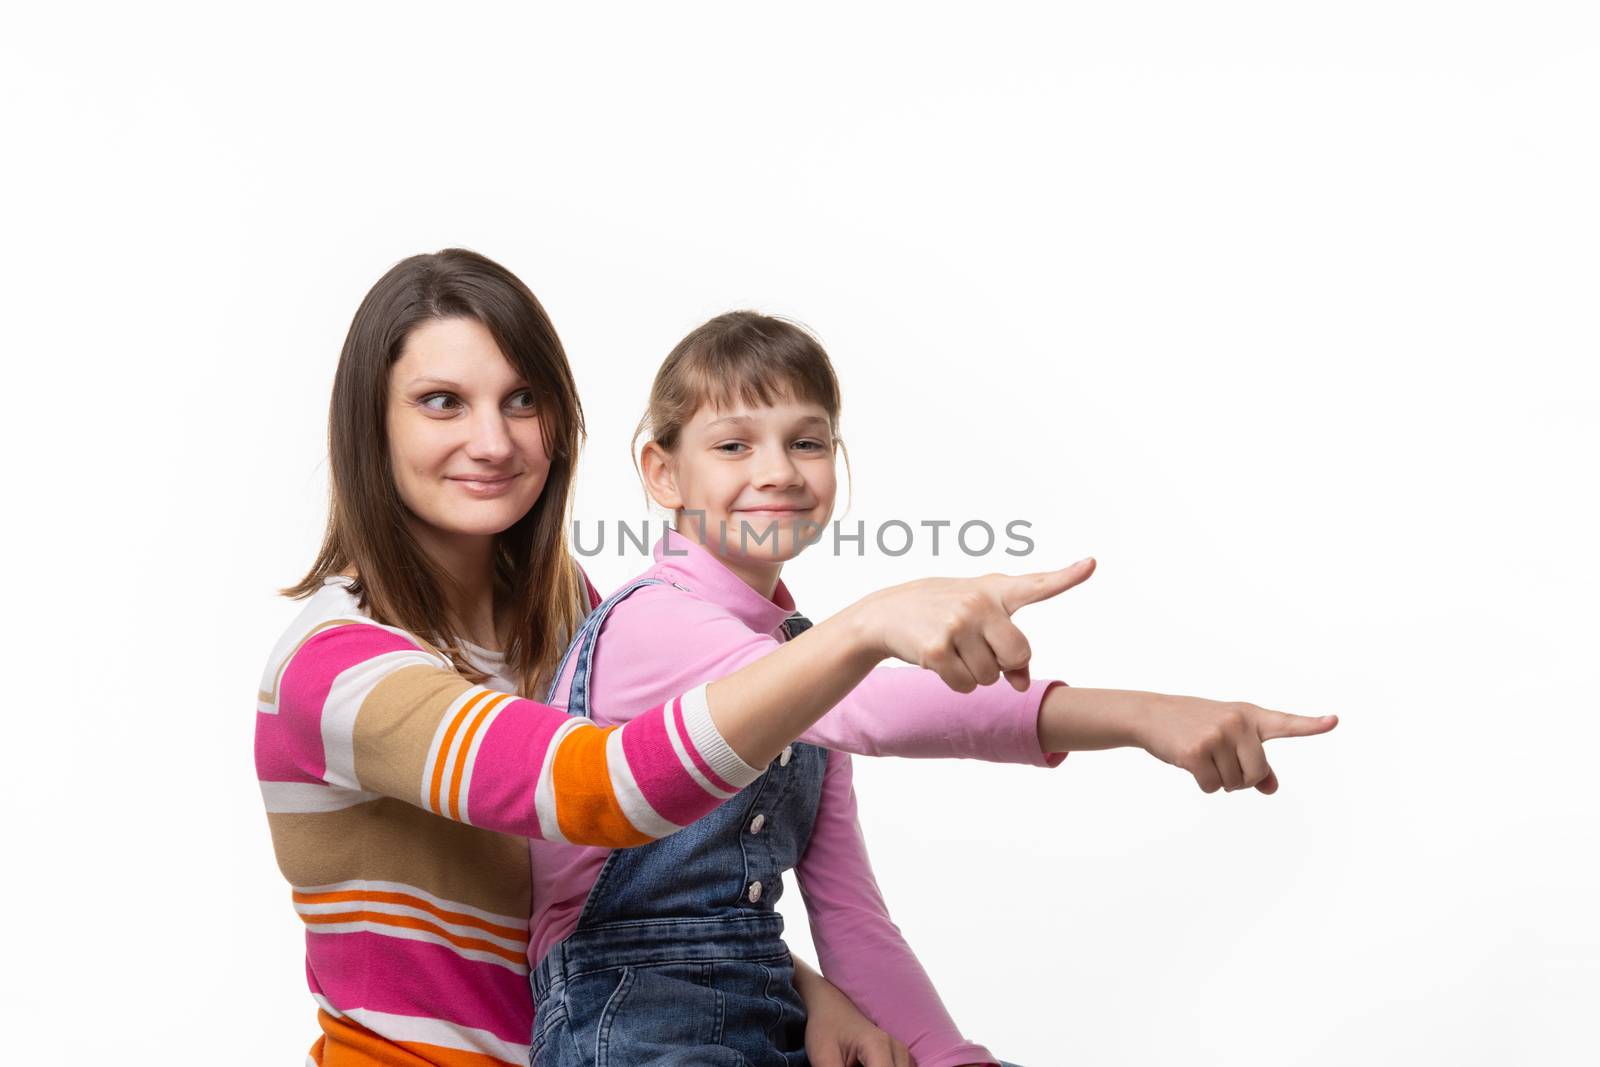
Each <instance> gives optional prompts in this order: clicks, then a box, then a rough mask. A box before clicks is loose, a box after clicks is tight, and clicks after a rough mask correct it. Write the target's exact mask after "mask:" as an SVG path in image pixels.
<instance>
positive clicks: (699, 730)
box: [678, 685, 761, 790]
mask: <svg viewBox="0 0 1600 1067" xmlns="http://www.w3.org/2000/svg"><path fill="white" fill-rule="evenodd" d="M678 707H679V708H680V709H682V711H683V732H684V733H685V734H686V735H687V743H688V745H689V747H690V748H691V749H692V750H693V752H692V753H691V754H690V759H691V761H693V759H694V756H695V755H696V754H698V756H699V757H700V758H701V759H703V760H705V762H706V764H707V765H708V766H709V767H710V768H711V770H712V772H713V773H714V774H716V776H717V777H718V778H721V779H722V780H723V781H724V782H727V783H728V784H729V785H730V786H732V787H733V788H734V789H735V790H739V789H743V788H744V787H745V786H747V785H749V784H750V783H751V782H753V781H755V780H756V779H757V778H759V777H761V768H759V767H752V766H750V764H748V763H746V762H745V761H744V760H742V759H740V758H739V753H737V752H735V751H734V750H733V747H732V746H731V745H729V744H728V742H727V739H726V738H724V737H723V736H722V731H720V730H718V729H717V724H716V723H714V722H712V721H711V709H710V707H709V706H708V705H707V704H706V687H705V686H704V685H697V686H695V687H694V688H693V689H691V690H689V691H688V692H687V693H685V694H683V696H681V697H679V698H678Z"/></svg>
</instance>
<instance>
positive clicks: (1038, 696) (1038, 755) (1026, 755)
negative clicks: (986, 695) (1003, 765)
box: [995, 678, 1067, 767]
mask: <svg viewBox="0 0 1600 1067" xmlns="http://www.w3.org/2000/svg"><path fill="white" fill-rule="evenodd" d="M995 684H996V685H1003V684H1004V683H1003V682H997V683H995ZM1066 684H1067V683H1066V682H1060V681H1056V680H1054V679H1051V678H1039V679H1036V680H1035V681H1034V682H1033V683H1032V684H1030V685H1029V686H1028V690H1027V692H1025V693H1017V692H1016V691H1015V690H1012V692H1013V693H1014V694H1015V695H1016V697H1017V699H1018V711H1019V713H1020V714H1019V716H1018V721H1017V723H1016V730H1015V737H1016V744H1017V746H1018V750H1017V754H1016V755H1017V758H1014V759H1011V760H1008V761H1007V762H1011V763H1022V764H1026V765H1028V766H1030V767H1059V766H1061V761H1062V760H1064V759H1066V758H1067V754H1066V753H1065V752H1042V751H1040V749H1039V713H1040V711H1042V710H1043V708H1044V695H1045V694H1046V693H1048V692H1049V691H1050V690H1051V689H1053V688H1054V687H1056V686H1058V685H1066Z"/></svg>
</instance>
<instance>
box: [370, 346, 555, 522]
mask: <svg viewBox="0 0 1600 1067" xmlns="http://www.w3.org/2000/svg"><path fill="white" fill-rule="evenodd" d="M388 421H389V460H390V465H391V467H392V468H393V470H394V480H395V488H396V489H397V490H398V491H399V493H400V499H401V501H403V502H404V503H405V506H406V507H407V508H409V509H410V511H411V514H412V516H413V517H414V520H415V521H414V523H413V528H414V530H415V532H416V533H417V536H418V537H419V539H421V540H422V542H423V545H424V547H426V548H445V547H446V546H448V545H451V544H455V545H457V546H460V545H461V544H462V543H464V542H466V541H475V540H478V539H483V538H491V537H493V535H495V534H497V533H500V532H502V531H504V530H506V529H507V528H509V527H510V526H511V525H512V524H513V523H515V522H516V521H517V520H518V519H520V518H522V517H523V516H524V515H526V514H527V513H528V511H529V509H531V508H532V507H533V505H534V503H535V502H536V501H537V500H538V499H539V494H540V493H541V492H542V491H543V490H544V483H545V478H546V477H547V476H548V475H549V473H550V459H549V457H548V456H547V455H546V454H545V447H544V438H543V435H542V434H541V433H540V431H539V409H538V404H537V403H536V400H535V397H534V395H533V392H532V390H530V389H529V387H528V383H527V382H526V381H524V380H523V378H522V376H521V375H520V374H519V373H518V372H517V371H516V369H515V368H514V367H512V366H511V364H510V362H508V361H507V360H506V358H505V356H504V355H503V354H501V352H500V347H499V345H497V344H496V343H495V340H494V336H493V335H492V334H490V333H489V331H488V329H487V328H486V327H485V326H484V325H483V324H482V323H481V322H478V321H477V320H476V319H465V318H452V319H430V320H429V321H427V322H425V323H423V324H422V325H421V326H418V327H417V328H416V329H414V330H412V331H411V334H410V336H408V337H407V338H406V342H405V347H404V348H403V349H402V350H401V353H400V358H399V359H398V360H396V361H395V364H394V366H393V367H391V368H390V370H389V415H388Z"/></svg>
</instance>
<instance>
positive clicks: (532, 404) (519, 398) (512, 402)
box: [506, 389, 539, 415]
mask: <svg viewBox="0 0 1600 1067" xmlns="http://www.w3.org/2000/svg"><path fill="white" fill-rule="evenodd" d="M506 406H507V407H509V408H510V409H511V410H512V411H515V412H517V413H519V414H524V415H525V414H529V413H532V412H536V411H538V410H539V402H538V401H537V400H535V399H534V397H533V390H532V389H522V390H519V391H518V392H515V393H513V394H511V398H510V399H509V400H507V401H506Z"/></svg>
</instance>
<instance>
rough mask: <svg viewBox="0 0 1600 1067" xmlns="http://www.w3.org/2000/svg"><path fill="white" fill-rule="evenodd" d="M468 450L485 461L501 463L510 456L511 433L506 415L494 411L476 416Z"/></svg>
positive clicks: (468, 453)
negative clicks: (507, 425)
mask: <svg viewBox="0 0 1600 1067" xmlns="http://www.w3.org/2000/svg"><path fill="white" fill-rule="evenodd" d="M466 452H467V455H469V456H471V457H472V458H473V459H475V460H479V461H481V462H483V463H499V462H502V461H503V460H505V459H507V458H508V457H510V455H511V434H510V433H509V432H507V430H506V419H505V416H504V415H502V414H501V413H500V412H498V411H494V412H485V413H483V414H481V415H478V416H477V417H475V418H474V419H473V420H472V425H471V436H470V437H468V438H467V448H466Z"/></svg>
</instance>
